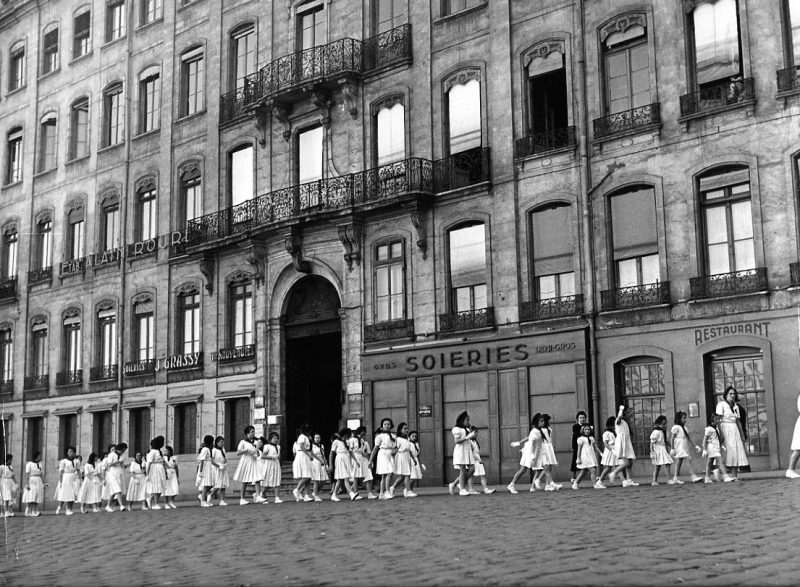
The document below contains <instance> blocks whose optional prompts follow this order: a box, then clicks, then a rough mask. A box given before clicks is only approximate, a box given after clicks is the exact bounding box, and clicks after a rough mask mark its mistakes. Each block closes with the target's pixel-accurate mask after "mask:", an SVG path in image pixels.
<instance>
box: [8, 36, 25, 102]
mask: <svg viewBox="0 0 800 587" xmlns="http://www.w3.org/2000/svg"><path fill="white" fill-rule="evenodd" d="M8 71H9V76H8V91H9V92H13V91H14V90H18V89H20V88H21V87H22V86H24V85H25V45H24V43H17V44H16V45H14V46H12V47H11V51H10V62H9V68H8Z"/></svg>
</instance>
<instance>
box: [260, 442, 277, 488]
mask: <svg viewBox="0 0 800 587" xmlns="http://www.w3.org/2000/svg"><path fill="white" fill-rule="evenodd" d="M280 454H281V447H280V446H277V445H275V444H267V445H266V446H265V447H264V455H266V456H268V457H270V458H267V459H264V481H263V482H262V485H263V486H264V487H280V486H281V462H280V460H279V455H280ZM262 456H263V455H262Z"/></svg>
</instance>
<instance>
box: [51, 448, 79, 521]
mask: <svg viewBox="0 0 800 587" xmlns="http://www.w3.org/2000/svg"><path fill="white" fill-rule="evenodd" d="M77 475H78V472H77V471H76V470H75V447H74V446H70V447H68V448H67V452H66V455H65V456H64V458H63V459H61V462H60V463H58V489H57V490H56V501H57V502H58V507H57V508H56V514H59V513H60V512H61V508H62V507H64V506H66V515H68V516H71V515H72V514H73V512H72V504H73V503H75V497H76V496H75V478H76V477H77Z"/></svg>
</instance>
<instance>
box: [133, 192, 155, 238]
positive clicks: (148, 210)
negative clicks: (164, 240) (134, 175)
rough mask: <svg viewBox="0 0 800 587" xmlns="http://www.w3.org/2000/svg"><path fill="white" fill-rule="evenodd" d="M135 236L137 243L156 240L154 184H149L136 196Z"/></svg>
mask: <svg viewBox="0 0 800 587" xmlns="http://www.w3.org/2000/svg"><path fill="white" fill-rule="evenodd" d="M136 208H137V211H136V234H135V238H136V240H137V242H139V241H146V240H150V239H151V238H156V236H157V230H158V223H157V221H156V211H157V210H156V189H155V183H152V184H149V185H147V186H145V187H143V188H141V189H140V190H139V192H138V193H137V194H136Z"/></svg>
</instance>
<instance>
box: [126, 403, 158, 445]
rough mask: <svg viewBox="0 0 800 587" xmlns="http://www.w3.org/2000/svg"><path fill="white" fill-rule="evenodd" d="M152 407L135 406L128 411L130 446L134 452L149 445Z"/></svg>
mask: <svg viewBox="0 0 800 587" xmlns="http://www.w3.org/2000/svg"><path fill="white" fill-rule="evenodd" d="M151 438H152V436H150V408H135V409H132V410H129V411H128V446H129V447H130V451H133V454H136V451H141V450H143V449H144V448H146V447H147V446H149V443H150V439H151Z"/></svg>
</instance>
